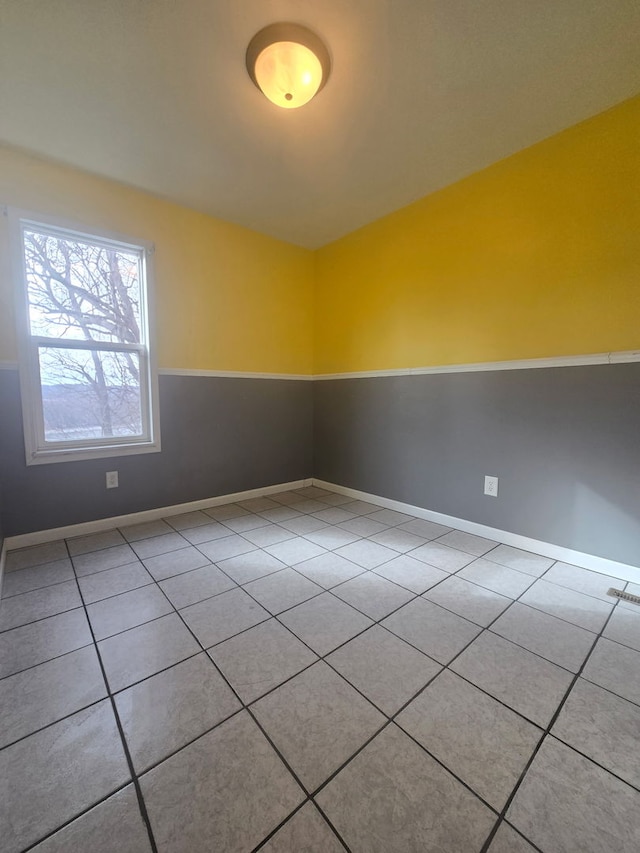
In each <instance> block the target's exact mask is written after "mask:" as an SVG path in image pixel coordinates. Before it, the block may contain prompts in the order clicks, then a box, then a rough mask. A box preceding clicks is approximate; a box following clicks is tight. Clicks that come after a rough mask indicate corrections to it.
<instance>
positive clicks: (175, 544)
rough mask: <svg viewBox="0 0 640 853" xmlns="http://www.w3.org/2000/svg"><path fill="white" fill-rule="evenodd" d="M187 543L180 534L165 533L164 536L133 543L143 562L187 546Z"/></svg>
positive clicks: (151, 537)
mask: <svg viewBox="0 0 640 853" xmlns="http://www.w3.org/2000/svg"><path fill="white" fill-rule="evenodd" d="M186 544H187V543H186V541H185V539H184V537H182V536H181V535H180V534H179V533H176V532H175V531H173V532H172V533H165V534H163V535H162V536H150V537H149V538H148V539H138V541H136V542H133V543H132V547H133V550H134V551H135V552H136V554H137V555H138V557H140V559H141V560H148V559H149V557H156V556H158V555H159V554H168V553H169V552H170V551H177V550H179V549H180V548H184V547H185V546H186Z"/></svg>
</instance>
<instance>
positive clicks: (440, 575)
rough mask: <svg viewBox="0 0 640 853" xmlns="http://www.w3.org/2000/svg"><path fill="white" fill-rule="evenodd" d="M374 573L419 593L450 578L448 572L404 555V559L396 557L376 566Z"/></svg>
mask: <svg viewBox="0 0 640 853" xmlns="http://www.w3.org/2000/svg"><path fill="white" fill-rule="evenodd" d="M373 571H374V572H375V573H376V574H377V575H381V576H382V577H383V578H387V579H388V580H390V581H393V582H394V583H397V584H400V586H404V587H406V589H409V590H411V592H417V593H422V592H425V591H426V590H427V589H429V588H430V587H432V586H434V585H435V584H437V583H440V581H442V580H444V579H445V578H448V577H449V574H448V573H447V572H443V571H441V570H440V569H436V568H435V567H434V566H429V565H427V563H422V562H420V560H414V559H413V558H412V557H411V556H410V555H409V554H403V556H402V557H396V559H395V560H391V561H390V562H388V563H384V564H383V565H381V566H376V568H375V569H374V570H373Z"/></svg>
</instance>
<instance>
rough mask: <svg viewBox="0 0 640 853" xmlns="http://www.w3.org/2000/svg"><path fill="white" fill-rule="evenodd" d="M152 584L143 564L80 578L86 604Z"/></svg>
mask: <svg viewBox="0 0 640 853" xmlns="http://www.w3.org/2000/svg"><path fill="white" fill-rule="evenodd" d="M150 583H153V578H152V577H151V575H150V574H149V572H148V571H147V570H146V569H145V567H144V566H143V565H142V563H130V564H129V565H126V566H118V567H117V568H115V569H107V570H106V571H104V572H96V573H95V574H93V575H86V576H85V577H81V578H78V584H79V586H80V592H81V593H82V597H83V598H84V601H85V604H92V603H93V602H94V601H100V600H101V599H102V598H108V597H109V596H110V595H118V594H119V593H121V592H129V590H131V589H138V587H141V586H146V585H147V584H150Z"/></svg>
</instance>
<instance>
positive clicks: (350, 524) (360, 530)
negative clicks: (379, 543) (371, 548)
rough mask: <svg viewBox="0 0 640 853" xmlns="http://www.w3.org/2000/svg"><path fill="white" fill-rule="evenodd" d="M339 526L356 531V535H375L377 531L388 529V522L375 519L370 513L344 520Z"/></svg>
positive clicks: (351, 531) (352, 531)
mask: <svg viewBox="0 0 640 853" xmlns="http://www.w3.org/2000/svg"><path fill="white" fill-rule="evenodd" d="M339 527H340V528H341V529H342V530H347V531H348V532H349V533H355V534H356V536H375V534H376V533H382V531H383V530H386V529H387V525H386V524H380V522H379V521H373V520H372V519H371V517H370V516H368V515H365V516H359V517H356V518H353V519H352V520H351V521H344V522H342V524H340V525H339Z"/></svg>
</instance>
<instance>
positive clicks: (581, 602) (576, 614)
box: [520, 579, 614, 632]
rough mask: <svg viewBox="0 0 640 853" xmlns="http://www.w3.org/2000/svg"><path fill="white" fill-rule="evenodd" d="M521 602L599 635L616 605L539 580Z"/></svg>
mask: <svg viewBox="0 0 640 853" xmlns="http://www.w3.org/2000/svg"><path fill="white" fill-rule="evenodd" d="M520 601H521V602H522V604H528V605H529V607H535V608H536V609H537V610H542V611H544V612H545V613H548V614H549V615H551V616H557V617H558V619H564V620H565V621H566V622H571V623H572V624H574V625H578V626H579V627H581V628H586V629H587V630H588V631H595V632H599V631H601V630H602V626H603V625H604V623H605V621H606V619H607V616H608V615H609V614H610V613H611V610H612V609H613V603H614V602H613V600H612V602H611V604H607V603H606V602H604V601H599V600H598V599H597V598H594V597H593V596H591V595H584V594H583V593H581V592H576V591H575V590H573V589H567V588H566V587H563V586H558V585H557V584H555V583H549V582H548V581H546V580H544V579H541V580H537V581H536V582H535V583H534V584H533V585H532V586H530V587H529V589H528V590H527V591H526V592H525V593H524V595H523V596H522V597H521V598H520Z"/></svg>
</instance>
